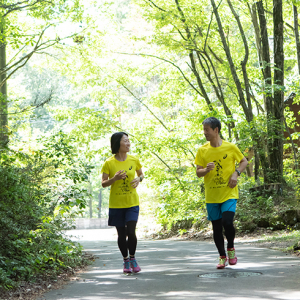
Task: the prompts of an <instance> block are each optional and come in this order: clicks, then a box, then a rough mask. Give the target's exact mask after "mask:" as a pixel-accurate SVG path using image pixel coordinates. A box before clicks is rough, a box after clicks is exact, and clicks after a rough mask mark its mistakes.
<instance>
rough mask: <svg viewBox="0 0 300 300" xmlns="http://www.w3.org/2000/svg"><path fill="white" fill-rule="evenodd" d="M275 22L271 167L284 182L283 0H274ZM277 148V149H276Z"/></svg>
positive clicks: (277, 178) (279, 179)
mask: <svg viewBox="0 0 300 300" xmlns="http://www.w3.org/2000/svg"><path fill="white" fill-rule="evenodd" d="M273 22H274V66H275V68H274V84H275V88H274V117H275V120H276V123H277V124H275V125H276V126H275V128H274V133H275V136H274V142H273V149H274V151H272V152H271V155H270V160H271V168H272V169H273V170H274V171H275V178H274V179H275V180H276V181H277V182H283V118H284V116H283V113H284V112H283V110H284V105H283V101H284V51H283V18H282V0H273ZM275 149H276V151H275Z"/></svg>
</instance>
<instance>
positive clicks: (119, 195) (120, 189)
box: [101, 154, 142, 208]
mask: <svg viewBox="0 0 300 300" xmlns="http://www.w3.org/2000/svg"><path fill="white" fill-rule="evenodd" d="M141 167H142V165H141V163H140V161H139V160H138V158H136V157H134V156H132V155H129V154H127V158H126V160H125V161H118V160H117V159H116V158H115V156H112V157H110V158H108V159H107V160H106V161H105V163H104V165H103V167H102V170H101V172H102V173H105V174H108V175H109V178H113V177H114V176H115V174H116V172H118V171H120V170H125V171H126V174H127V177H126V178H125V179H121V180H117V181H115V182H114V183H113V184H112V185H111V188H110V195H109V208H128V207H132V206H137V205H139V196H138V194H137V192H136V189H134V188H133V187H131V184H130V182H131V181H132V180H133V179H134V178H135V177H136V175H135V172H136V171H138V170H139V169H140V168H141Z"/></svg>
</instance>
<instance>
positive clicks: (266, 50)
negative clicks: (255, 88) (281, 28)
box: [256, 1, 273, 116]
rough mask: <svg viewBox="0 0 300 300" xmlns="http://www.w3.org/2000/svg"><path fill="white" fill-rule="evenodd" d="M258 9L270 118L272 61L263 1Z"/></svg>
mask: <svg viewBox="0 0 300 300" xmlns="http://www.w3.org/2000/svg"><path fill="white" fill-rule="evenodd" d="M256 7H257V12H258V17H259V23H260V36H261V49H262V66H263V69H262V72H263V77H264V82H265V90H266V110H267V115H268V116H273V97H272V73H271V59H270V47H269V36H268V29H267V21H266V17H265V11H264V7H263V2H262V1H259V2H256ZM270 114H271V115H270Z"/></svg>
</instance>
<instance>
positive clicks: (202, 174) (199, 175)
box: [196, 168, 210, 178]
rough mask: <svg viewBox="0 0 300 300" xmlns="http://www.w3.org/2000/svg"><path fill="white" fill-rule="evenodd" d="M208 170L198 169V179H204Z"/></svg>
mask: <svg viewBox="0 0 300 300" xmlns="http://www.w3.org/2000/svg"><path fill="white" fill-rule="evenodd" d="M209 171H210V170H207V168H204V169H198V170H197V171H196V174H197V176H198V177H199V178H201V177H204V176H205V175H206V174H207V173H209Z"/></svg>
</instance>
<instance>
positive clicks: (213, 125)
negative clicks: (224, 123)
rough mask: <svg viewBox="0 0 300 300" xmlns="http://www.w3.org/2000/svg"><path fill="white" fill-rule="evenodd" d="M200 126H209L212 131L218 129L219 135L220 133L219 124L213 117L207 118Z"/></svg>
mask: <svg viewBox="0 0 300 300" xmlns="http://www.w3.org/2000/svg"><path fill="white" fill-rule="evenodd" d="M202 125H209V126H210V127H211V128H212V129H213V130H215V128H217V127H218V128H219V133H220V132H221V122H220V121H219V120H218V119H217V118H215V117H209V118H207V119H205V120H204V121H203V122H202Z"/></svg>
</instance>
